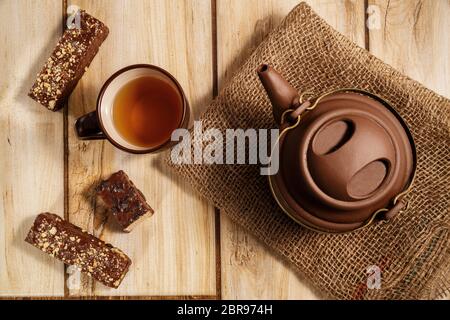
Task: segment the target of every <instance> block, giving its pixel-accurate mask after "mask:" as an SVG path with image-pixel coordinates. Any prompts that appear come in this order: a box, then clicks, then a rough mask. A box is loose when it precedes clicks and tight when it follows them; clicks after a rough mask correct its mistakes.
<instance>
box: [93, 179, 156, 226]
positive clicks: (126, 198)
mask: <svg viewBox="0 0 450 320" xmlns="http://www.w3.org/2000/svg"><path fill="white" fill-rule="evenodd" d="M96 191H97V195H98V196H99V197H100V198H101V199H102V200H103V202H104V204H105V206H106V207H107V208H108V209H109V210H110V212H111V213H112V214H113V216H114V217H115V218H116V220H117V222H118V223H119V224H120V226H121V227H122V229H123V230H124V231H126V232H130V231H131V230H132V229H133V228H134V226H135V225H136V224H137V222H139V221H142V220H143V217H150V216H152V215H153V209H152V208H151V207H150V206H149V205H148V204H147V202H146V200H145V197H144V195H143V194H142V192H141V191H139V189H138V188H136V186H135V185H134V184H133V182H132V181H131V180H130V179H129V178H128V176H127V175H126V173H125V172H123V171H122V170H120V171H118V172H116V173H114V174H113V175H111V177H109V179H107V180H105V181H102V182H101V183H100V185H99V186H98V187H97V189H96Z"/></svg>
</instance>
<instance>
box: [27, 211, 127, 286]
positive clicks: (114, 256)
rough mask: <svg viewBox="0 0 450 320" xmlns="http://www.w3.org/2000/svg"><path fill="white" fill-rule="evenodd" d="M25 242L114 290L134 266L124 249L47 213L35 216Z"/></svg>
mask: <svg viewBox="0 0 450 320" xmlns="http://www.w3.org/2000/svg"><path fill="white" fill-rule="evenodd" d="M25 241H26V242H28V243H30V244H32V245H33V246H35V247H37V248H38V249H41V250H42V251H44V252H45V253H47V254H49V255H50V256H52V257H55V258H57V259H59V260H61V261H62V262H64V263H65V264H68V265H74V266H76V267H77V268H79V269H81V271H82V272H85V273H87V274H88V275H89V276H91V277H92V278H94V279H95V280H97V281H100V282H101V283H103V284H104V285H106V286H108V287H112V288H117V287H118V286H119V285H120V283H121V282H122V280H123V278H124V277H125V274H126V273H127V271H128V268H129V267H130V265H131V260H130V258H128V256H127V255H126V254H125V253H123V252H122V251H121V250H119V249H117V248H115V247H113V246H112V245H110V244H108V243H106V242H104V241H102V240H100V239H98V238H96V237H94V236H93V235H91V234H89V233H87V232H85V231H83V230H81V229H80V228H79V227H77V226H75V225H73V224H72V223H70V222H68V221H65V220H63V219H61V218H60V217H59V216H57V215H55V214H52V213H48V212H47V213H41V214H39V215H38V216H37V217H36V219H35V220H34V224H33V226H32V227H31V229H30V231H29V232H28V235H27V237H26V239H25Z"/></svg>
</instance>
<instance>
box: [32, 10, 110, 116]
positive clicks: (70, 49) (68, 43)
mask: <svg viewBox="0 0 450 320" xmlns="http://www.w3.org/2000/svg"><path fill="white" fill-rule="evenodd" d="M79 14H80V24H79V28H77V27H76V26H75V27H74V28H73V29H67V30H65V31H64V33H63V35H62V37H61V38H60V39H59V41H58V43H57V44H56V47H55V49H54V50H53V53H52V54H51V56H50V58H48V60H47V62H46V63H45V65H44V67H43V68H42V70H41V72H40V73H39V74H38V75H37V78H36V81H35V82H34V84H33V86H32V87H31V90H30V92H29V93H28V95H29V96H30V97H31V98H32V99H34V100H36V101H37V102H39V103H40V104H42V105H43V106H44V107H46V108H47V109H49V110H52V111H56V110H59V109H61V108H62V107H63V106H64V103H65V102H66V100H67V98H68V97H69V95H70V94H71V93H72V91H73V89H74V88H75V86H76V85H77V83H78V81H79V80H80V78H81V77H82V76H83V74H84V72H85V71H86V70H87V67H88V66H89V65H90V63H91V61H92V59H94V57H95V55H96V54H97V52H98V49H99V47H100V45H101V44H102V42H103V41H104V40H105V39H106V37H107V36H108V33H109V30H108V27H106V26H105V25H104V24H103V23H102V22H101V21H99V20H97V19H95V18H94V17H92V16H91V15H89V14H87V13H86V12H85V11H84V10H80V11H79Z"/></svg>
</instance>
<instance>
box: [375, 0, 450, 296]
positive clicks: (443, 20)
mask: <svg viewBox="0 0 450 320" xmlns="http://www.w3.org/2000/svg"><path fill="white" fill-rule="evenodd" d="M369 6H373V7H372V10H370V11H371V12H372V13H373V14H376V12H379V13H380V24H379V27H380V28H369V35H370V39H369V46H370V51H371V52H372V53H373V54H374V55H376V56H377V57H379V58H380V59H382V60H383V61H385V62H386V63H389V64H390V65H392V66H393V67H394V68H396V69H398V70H400V71H401V72H403V73H404V74H406V75H408V76H410V77H411V78H413V79H414V80H417V81H419V82H420V83H422V84H423V85H425V86H426V87H428V88H430V89H432V90H434V91H436V92H437V93H439V94H441V95H443V96H444V97H447V98H450V36H449V30H450V19H449V17H450V1H448V0H433V1H430V0H428V1H427V0H424V1H421V0H409V1H401V0H396V1H390V0H369ZM369 8H370V7H369ZM446 299H450V294H448V295H447V297H446Z"/></svg>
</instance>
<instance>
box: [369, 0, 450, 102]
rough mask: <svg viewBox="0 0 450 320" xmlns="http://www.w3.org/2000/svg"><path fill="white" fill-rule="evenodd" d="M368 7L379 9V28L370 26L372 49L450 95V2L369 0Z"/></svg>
mask: <svg viewBox="0 0 450 320" xmlns="http://www.w3.org/2000/svg"><path fill="white" fill-rule="evenodd" d="M369 6H373V7H372V8H374V9H375V10H372V11H371V12H374V13H375V12H376V8H378V11H379V12H380V28H379V29H377V28H372V29H369V35H370V37H369V39H370V42H369V44H370V51H371V52H372V53H373V54H374V55H376V56H377V57H379V58H381V59H382V60H383V61H385V62H386V63H389V64H390V65H392V66H393V67H394V68H396V69H398V70H400V71H401V72H403V73H405V74H406V75H408V76H410V77H411V78H413V79H415V80H417V81H419V82H421V83H423V84H424V85H425V86H427V87H428V88H430V89H432V90H434V91H436V92H437V93H439V94H441V95H443V96H446V97H450V37H449V34H448V32H449V30H450V19H449V16H450V2H448V1H447V0H433V1H419V0H409V1H401V0H395V1H388V0H369ZM369 8H370V7H369Z"/></svg>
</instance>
